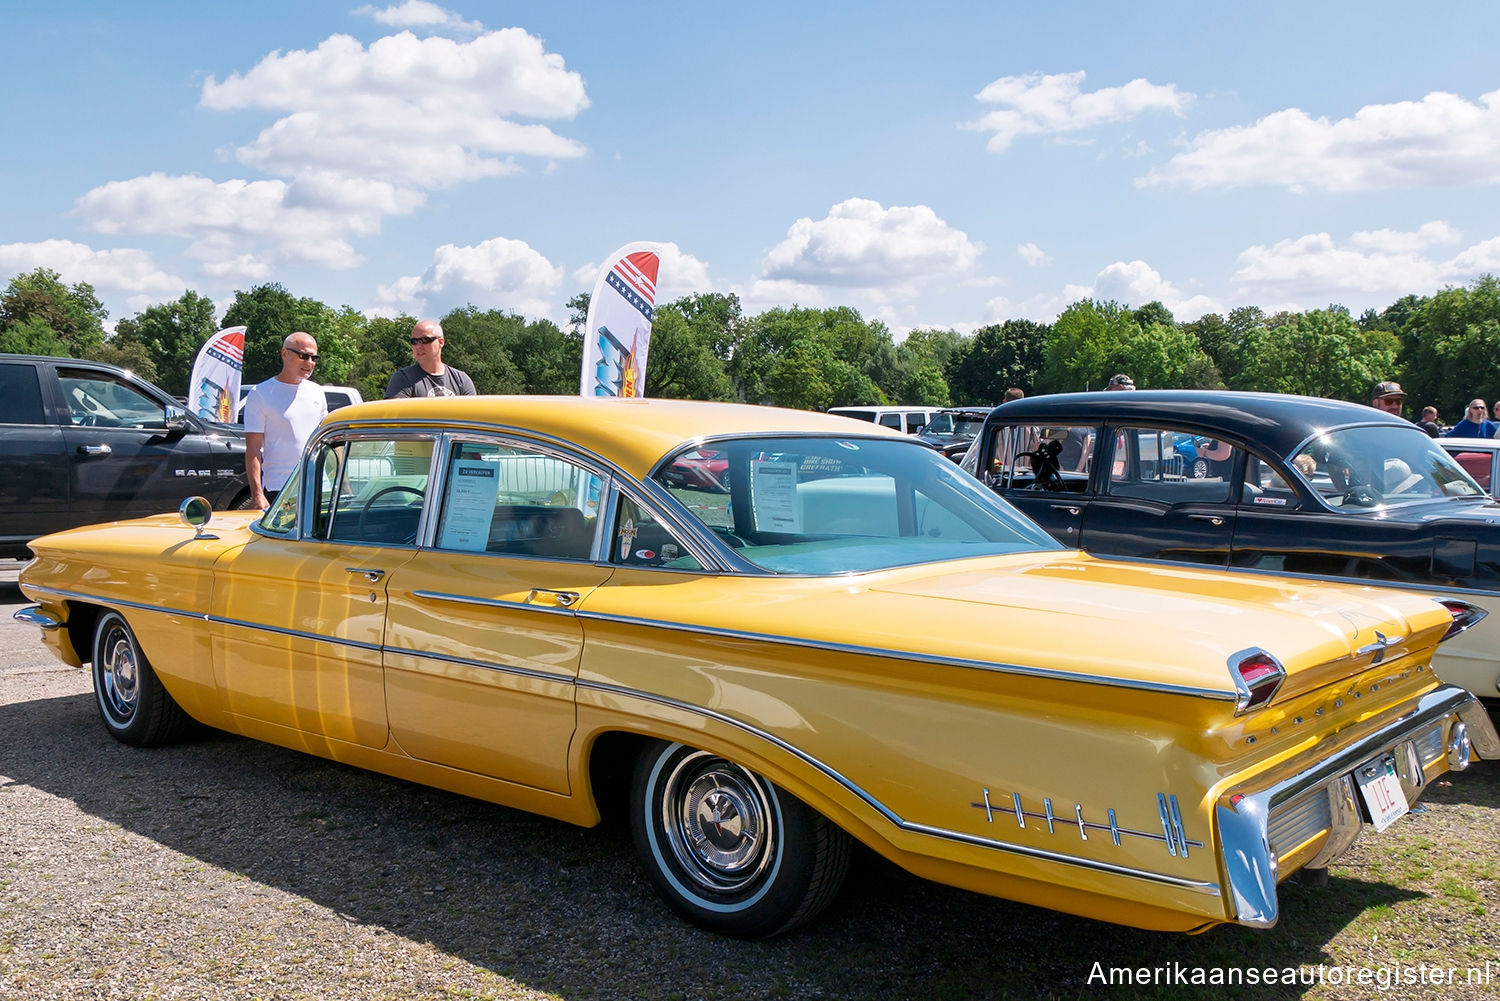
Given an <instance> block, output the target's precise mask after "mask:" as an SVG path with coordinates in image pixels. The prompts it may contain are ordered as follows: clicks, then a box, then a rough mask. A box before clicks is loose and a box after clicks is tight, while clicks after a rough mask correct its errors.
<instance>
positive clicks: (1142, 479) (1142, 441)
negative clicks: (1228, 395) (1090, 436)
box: [1109, 428, 1235, 504]
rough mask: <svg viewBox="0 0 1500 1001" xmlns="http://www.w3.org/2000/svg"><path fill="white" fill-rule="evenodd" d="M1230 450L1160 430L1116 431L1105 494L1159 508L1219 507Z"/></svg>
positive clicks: (1227, 481) (1230, 467)
mask: <svg viewBox="0 0 1500 1001" xmlns="http://www.w3.org/2000/svg"><path fill="white" fill-rule="evenodd" d="M1234 459H1235V450H1234V448H1233V447H1232V446H1230V445H1229V444H1228V443H1225V442H1216V441H1214V440H1212V439H1210V438H1205V437H1202V436H1200V435H1192V434H1184V433H1183V432H1180V431H1168V430H1165V429H1160V428H1121V429H1119V431H1117V432H1116V434H1115V441H1114V449H1113V452H1112V453H1111V456H1110V468H1109V492H1110V495H1111V496H1114V497H1133V498H1138V499H1141V500H1151V501H1158V502H1160V503H1163V504H1184V503H1198V504H1224V503H1227V502H1228V501H1229V489H1230V486H1231V481H1232V477H1233V474H1234Z"/></svg>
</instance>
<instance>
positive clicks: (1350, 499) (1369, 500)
mask: <svg viewBox="0 0 1500 1001" xmlns="http://www.w3.org/2000/svg"><path fill="white" fill-rule="evenodd" d="M1343 501H1344V503H1345V504H1346V505H1349V506H1352V507H1374V506H1375V505H1376V504H1379V503H1380V501H1381V496H1380V494H1379V493H1377V492H1376V490H1375V488H1374V487H1372V486H1370V485H1369V484H1368V483H1356V484H1353V485H1351V486H1350V487H1349V492H1348V493H1346V494H1344V497H1343Z"/></svg>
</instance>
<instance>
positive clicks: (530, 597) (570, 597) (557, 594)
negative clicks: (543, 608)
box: [526, 587, 578, 608]
mask: <svg viewBox="0 0 1500 1001" xmlns="http://www.w3.org/2000/svg"><path fill="white" fill-rule="evenodd" d="M538 595H546V596H548V597H550V598H551V599H552V600H553V601H554V602H556V603H557V604H558V605H560V606H562V607H563V608H571V607H573V604H574V603H575V602H576V601H577V600H578V592H577V591H554V590H552V589H551V588H550V587H534V588H532V589H531V593H529V594H527V595H526V604H528V605H532V604H535V603H536V599H537V596H538Z"/></svg>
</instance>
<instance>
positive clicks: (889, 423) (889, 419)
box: [880, 414, 903, 431]
mask: <svg viewBox="0 0 1500 1001" xmlns="http://www.w3.org/2000/svg"><path fill="white" fill-rule="evenodd" d="M880 425H881V426H882V427H888V428H895V429H896V430H897V431H900V430H903V429H902V427H901V415H900V414H881V415H880Z"/></svg>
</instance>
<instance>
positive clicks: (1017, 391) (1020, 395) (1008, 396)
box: [1000, 386, 1026, 403]
mask: <svg viewBox="0 0 1500 1001" xmlns="http://www.w3.org/2000/svg"><path fill="white" fill-rule="evenodd" d="M1025 397H1026V391H1025V390H1023V389H1021V387H1019V386H1012V387H1010V388H1009V389H1007V390H1006V391H1005V396H1004V397H1003V398H1002V399H1001V400H1000V402H1001V403H1009V402H1010V401H1011V400H1021V399H1025Z"/></svg>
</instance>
